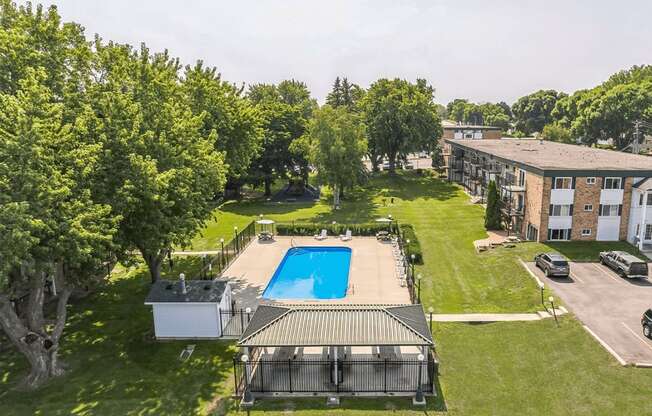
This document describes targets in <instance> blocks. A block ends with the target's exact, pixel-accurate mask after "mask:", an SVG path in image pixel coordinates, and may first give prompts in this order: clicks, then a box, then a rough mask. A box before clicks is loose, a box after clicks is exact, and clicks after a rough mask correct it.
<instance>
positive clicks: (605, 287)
mask: <svg viewBox="0 0 652 416" xmlns="http://www.w3.org/2000/svg"><path fill="white" fill-rule="evenodd" d="M526 265H527V267H528V269H530V271H532V272H533V273H534V274H536V275H537V277H538V278H539V279H540V280H541V281H542V282H543V283H544V284H545V285H546V286H547V287H549V288H552V290H553V291H554V292H555V294H556V295H557V296H558V297H559V298H560V299H561V300H562V301H563V302H564V305H566V307H567V308H568V309H569V310H571V311H572V312H573V313H574V314H575V315H576V316H577V317H578V318H579V320H580V321H581V322H582V323H583V324H584V325H586V326H587V327H588V328H589V329H590V330H591V331H592V332H593V333H594V334H595V335H597V337H598V338H600V339H601V340H602V341H603V342H604V343H606V344H607V345H608V347H609V348H611V349H612V350H613V351H614V352H615V353H616V354H617V355H618V356H619V357H620V358H621V359H622V360H623V361H625V362H627V363H628V364H639V365H643V366H647V365H650V366H652V341H651V340H649V339H647V338H645V336H643V331H642V328H641V315H643V312H645V310H646V309H649V308H652V276H650V278H649V279H648V280H645V279H624V278H621V277H620V276H618V275H617V274H616V273H614V272H613V271H611V269H609V268H608V267H606V266H603V265H601V264H600V263H573V262H571V263H570V267H571V275H570V278H556V277H552V278H547V277H545V276H544V274H543V272H542V271H541V270H539V269H538V268H537V267H536V266H535V265H534V263H526ZM651 266H652V265H651ZM651 270H652V267H651Z"/></svg>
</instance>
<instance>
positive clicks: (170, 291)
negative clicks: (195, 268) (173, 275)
mask: <svg viewBox="0 0 652 416" xmlns="http://www.w3.org/2000/svg"><path fill="white" fill-rule="evenodd" d="M227 284H228V282H227V281H226V280H186V292H187V293H185V294H184V293H181V286H180V282H179V281H178V280H159V281H157V282H155V283H154V284H153V285H152V287H151V289H150V290H149V294H148V295H147V298H146V299H145V304H146V305H150V304H152V303H199V302H201V303H219V302H220V301H221V300H222V295H223V294H224V291H225V290H226V286H227Z"/></svg>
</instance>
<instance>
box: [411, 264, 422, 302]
mask: <svg viewBox="0 0 652 416" xmlns="http://www.w3.org/2000/svg"><path fill="white" fill-rule="evenodd" d="M413 256H414V254H413ZM412 261H413V262H414V258H413V259H412ZM412 273H414V272H412ZM417 284H418V286H417V287H418V290H419V291H418V292H417V300H418V301H419V303H421V273H419V274H417Z"/></svg>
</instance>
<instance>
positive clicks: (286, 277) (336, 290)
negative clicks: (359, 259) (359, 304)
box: [263, 247, 351, 300]
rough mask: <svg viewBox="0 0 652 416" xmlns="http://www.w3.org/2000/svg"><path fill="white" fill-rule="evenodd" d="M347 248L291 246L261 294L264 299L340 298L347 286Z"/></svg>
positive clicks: (349, 252) (349, 256)
mask: <svg viewBox="0 0 652 416" xmlns="http://www.w3.org/2000/svg"><path fill="white" fill-rule="evenodd" d="M350 265H351V249H350V248H348V247H293V248H291V249H289V250H288V251H287V253H285V257H283V260H282V261H281V263H280V264H279V265H278V268H277V269H276V272H274V275H273V276H272V278H271V280H270V281H269V283H268V284H267V288H266V289H265V291H264V292H263V298H265V299H306V300H310V299H340V298H343V297H344V296H346V289H347V287H348V285H349V266H350Z"/></svg>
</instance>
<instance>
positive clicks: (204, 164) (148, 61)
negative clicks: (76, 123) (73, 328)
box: [84, 40, 226, 281]
mask: <svg viewBox="0 0 652 416" xmlns="http://www.w3.org/2000/svg"><path fill="white" fill-rule="evenodd" d="M95 48H96V49H97V54H96V59H95V60H94V67H93V71H94V73H95V74H96V77H97V78H98V79H100V80H101V82H98V83H97V84H94V85H93V88H92V89H90V90H89V95H90V97H91V107H92V114H90V115H88V116H87V117H86V119H85V120H84V123H85V125H87V128H88V134H89V135H90V137H92V138H93V140H94V141H95V143H97V144H98V145H99V146H102V148H103V151H102V157H101V158H100V164H101V166H102V169H101V170H100V171H99V172H98V174H97V181H98V182H99V183H100V184H101V186H99V187H98V188H97V190H96V197H97V198H98V199H99V200H100V201H103V202H106V203H110V204H111V206H112V207H113V212H115V213H116V214H117V215H119V216H120V217H121V218H122V219H121V221H120V226H119V231H118V234H117V240H118V242H119V243H120V244H121V247H122V249H123V251H124V252H132V251H133V250H138V251H139V252H140V253H141V254H142V256H143V259H144V260H145V262H146V263H147V266H148V268H149V271H150V275H151V279H152V281H156V280H157V279H158V278H159V276H160V266H161V262H162V261H163V259H164V258H165V256H166V255H167V254H168V253H169V251H170V250H171V248H172V247H173V246H184V245H186V244H188V243H189V241H190V239H191V238H192V237H193V236H194V235H195V234H196V233H197V232H198V231H199V230H200V229H201V227H202V226H203V224H204V221H205V220H206V219H207V218H208V217H209V216H210V214H211V212H212V208H213V206H212V204H211V201H212V200H213V199H214V197H215V195H216V194H219V193H221V192H222V189H223V186H224V183H225V175H226V166H225V164H224V156H223V154H222V153H220V152H217V151H216V150H215V147H216V143H215V142H216V139H217V137H216V133H215V131H214V130H211V132H210V133H207V132H206V129H205V125H204V119H203V117H204V115H205V114H204V113H205V112H202V114H193V111H192V110H191V105H190V102H189V100H188V95H187V94H186V93H185V92H184V90H183V88H182V86H181V83H180V76H179V74H180V70H181V68H180V65H179V62H178V61H177V60H176V59H172V58H170V57H169V56H168V54H167V53H156V54H152V53H150V51H149V50H148V49H147V48H146V47H145V46H144V45H143V46H141V48H140V49H139V50H135V49H133V48H131V47H130V46H128V45H118V44H113V43H109V44H106V45H105V44H102V43H101V42H100V40H97V41H96V43H95Z"/></svg>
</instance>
